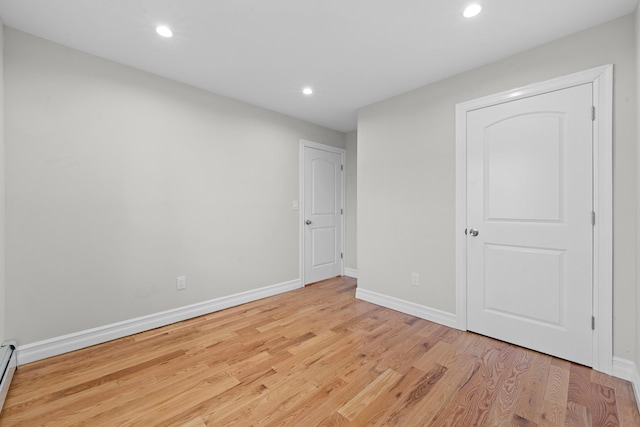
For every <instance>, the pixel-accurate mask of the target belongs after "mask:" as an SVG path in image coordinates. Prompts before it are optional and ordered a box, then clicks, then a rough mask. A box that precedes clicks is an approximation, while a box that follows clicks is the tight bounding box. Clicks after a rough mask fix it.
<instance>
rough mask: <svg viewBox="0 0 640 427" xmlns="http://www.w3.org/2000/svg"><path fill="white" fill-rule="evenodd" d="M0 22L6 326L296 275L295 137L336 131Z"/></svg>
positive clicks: (13, 331) (16, 331)
mask: <svg viewBox="0 0 640 427" xmlns="http://www.w3.org/2000/svg"><path fill="white" fill-rule="evenodd" d="M5 35H6V69H5V72H6V83H7V86H6V107H7V115H6V148H7V189H6V198H7V236H6V237H7V257H6V262H7V328H6V332H7V336H9V337H11V338H16V339H17V340H18V341H19V343H20V344H21V345H23V344H28V343H31V342H34V341H39V340H43V339H47V338H52V337H56V336H60V335H63V334H68V333H72V332H76V331H81V330H85V329H88V328H93V327H97V326H101V325H105V324H110V323H113V322H118V321H122V320H127V319H131V318H134V317H138V316H143V315H147V314H151V313H157V312H160V311H163V310H168V309H172V308H177V307H182V306H185V305H188V304H193V303H197V302H201V301H206V300H209V299H213V298H217V297H221V296H226V295H231V294H235V293H238V292H243V291H249V290H252V289H256V288H260V287H263V286H268V285H274V284H278V283H283V282H286V281H290V280H295V279H298V278H299V272H298V271H299V265H298V264H299V228H300V227H299V224H298V220H299V216H298V214H299V212H298V211H294V210H293V209H292V201H293V200H297V199H298V194H299V193H298V179H299V176H298V175H299V172H298V171H299V168H298V159H299V140H300V139H307V140H311V141H315V142H319V143H324V144H330V145H334V146H337V147H344V140H345V135H344V134H343V133H341V132H336V131H333V130H329V129H326V128H322V127H319V126H316V125H312V124H309V123H306V122H302V121H300V120H295V119H292V118H289V117H286V116H283V115H281V114H277V113H274V112H270V111H267V110H264V109H261V108H257V107H254V106H251V105H248V104H244V103H241V102H238V101H234V100H231V99H228V98H224V97H221V96H217V95H213V94H210V93H207V92H204V91H201V90H199V89H195V88H193V87H189V86H186V85H182V84H179V83H176V82H172V81H169V80H166V79H163V78H160V77H157V76H153V75H151V74H147V73H144V72H141V71H138V70H134V69H132V68H128V67H125V66H122V65H119V64H116V63H113V62H109V61H106V60H103V59H99V58H96V57H93V56H90V55H87V54H84V53H81V52H78V51H75V50H72V49H68V48H65V47H62V46H59V45H56V44H53V43H51V42H48V41H45V40H42V39H39V38H36V37H33V36H30V35H27V34H24V33H21V32H19V31H16V30H13V29H9V28H7V30H6V33H5ZM178 275H186V276H187V289H186V290H185V291H179V292H178V291H176V284H175V282H176V276H178Z"/></svg>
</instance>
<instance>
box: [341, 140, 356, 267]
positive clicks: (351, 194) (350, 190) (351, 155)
mask: <svg viewBox="0 0 640 427" xmlns="http://www.w3.org/2000/svg"><path fill="white" fill-rule="evenodd" d="M344 145H345V149H346V152H347V153H346V157H347V166H346V171H345V172H346V209H345V215H346V216H345V233H346V239H345V240H346V242H345V246H346V248H345V262H344V265H345V267H346V268H352V269H354V270H357V269H358V246H357V245H358V242H357V216H358V187H357V184H358V181H357V179H356V177H357V162H358V133H357V132H349V133H348V134H347V135H346V138H345V144H344Z"/></svg>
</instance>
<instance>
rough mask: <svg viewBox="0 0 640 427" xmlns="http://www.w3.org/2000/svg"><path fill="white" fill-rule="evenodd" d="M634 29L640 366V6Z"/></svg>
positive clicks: (639, 351)
mask: <svg viewBox="0 0 640 427" xmlns="http://www.w3.org/2000/svg"><path fill="white" fill-rule="evenodd" d="M635 18H636V19H635V30H636V93H635V96H636V102H637V110H636V185H637V188H636V221H637V223H636V295H635V302H636V309H635V312H634V315H635V318H634V323H635V325H636V341H635V344H636V358H635V362H636V366H640V316H639V315H638V312H640V291H638V287H639V286H640V274H638V273H639V272H640V271H639V267H640V250H639V249H640V246H639V245H640V215H638V212H640V173H638V170H640V150H638V149H637V146H638V144H640V6H638V7H637V8H636V13H635Z"/></svg>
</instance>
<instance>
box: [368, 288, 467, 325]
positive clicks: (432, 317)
mask: <svg viewBox="0 0 640 427" xmlns="http://www.w3.org/2000/svg"><path fill="white" fill-rule="evenodd" d="M356 298H358V299H361V300H363V301H367V302H370V303H372V304H376V305H381V306H383V307H386V308H390V309H392V310H396V311H399V312H401V313H406V314H410V315H412V316H416V317H419V318H421V319H425V320H429V321H430V322H435V323H439V324H441V325H444V326H448V327H450V328H457V319H456V315H455V314H451V313H447V312H446V311H441V310H437V309H435V308H431V307H426V306H424V305H420V304H416V303H413V302H410V301H405V300H401V299H398V298H394V297H390V296H387V295H382V294H379V293H377V292H373V291H368V290H366V289H362V288H357V289H356Z"/></svg>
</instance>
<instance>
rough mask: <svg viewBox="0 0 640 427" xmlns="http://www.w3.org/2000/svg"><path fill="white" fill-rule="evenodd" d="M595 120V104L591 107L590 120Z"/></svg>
mask: <svg viewBox="0 0 640 427" xmlns="http://www.w3.org/2000/svg"><path fill="white" fill-rule="evenodd" d="M595 120H596V107H595V105H594V106H592V107H591V121H595Z"/></svg>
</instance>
